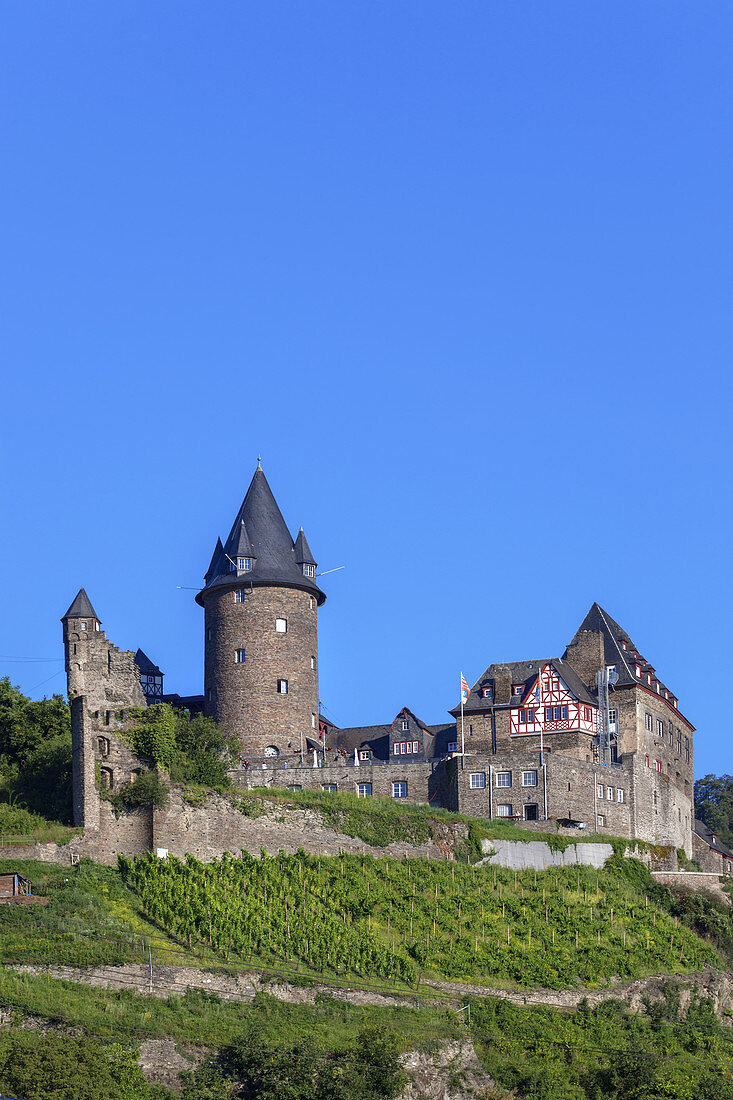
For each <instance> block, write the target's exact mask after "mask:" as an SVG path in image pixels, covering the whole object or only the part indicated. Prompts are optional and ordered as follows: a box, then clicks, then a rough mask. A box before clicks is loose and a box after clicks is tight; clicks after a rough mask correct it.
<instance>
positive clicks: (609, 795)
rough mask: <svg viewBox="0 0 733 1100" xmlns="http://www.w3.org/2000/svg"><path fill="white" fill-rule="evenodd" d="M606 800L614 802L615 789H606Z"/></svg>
mask: <svg viewBox="0 0 733 1100" xmlns="http://www.w3.org/2000/svg"><path fill="white" fill-rule="evenodd" d="M606 798H607V799H608V801H609V802H613V787H606Z"/></svg>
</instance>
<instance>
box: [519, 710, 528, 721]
mask: <svg viewBox="0 0 733 1100" xmlns="http://www.w3.org/2000/svg"><path fill="white" fill-rule="evenodd" d="M519 721H520V722H526V721H527V712H526V710H525V709H524V708H523V707H522V708H521V709H520V711H519Z"/></svg>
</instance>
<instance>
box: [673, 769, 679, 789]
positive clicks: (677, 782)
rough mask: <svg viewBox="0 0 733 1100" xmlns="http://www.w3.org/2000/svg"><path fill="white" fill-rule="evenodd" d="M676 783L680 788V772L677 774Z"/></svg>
mask: <svg viewBox="0 0 733 1100" xmlns="http://www.w3.org/2000/svg"><path fill="white" fill-rule="evenodd" d="M674 781H675V783H676V784H677V786H678V787H679V785H680V773H679V772H677V774H676V775H675V780H674Z"/></svg>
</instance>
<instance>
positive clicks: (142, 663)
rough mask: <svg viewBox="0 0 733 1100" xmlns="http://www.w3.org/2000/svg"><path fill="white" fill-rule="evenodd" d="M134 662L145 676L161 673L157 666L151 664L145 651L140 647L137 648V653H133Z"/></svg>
mask: <svg viewBox="0 0 733 1100" xmlns="http://www.w3.org/2000/svg"><path fill="white" fill-rule="evenodd" d="M135 664H136V665H137V667H138V668H139V669H140V671H141V672H144V673H145V674H146V675H147V676H162V675H163V673H162V672H161V671H160V669H159V668H158V666H157V665H154V664H153V662H152V661H151V660H150V658H149V657H148V655H147V653H143V651H142V649H138V651H137V653H136V654H135Z"/></svg>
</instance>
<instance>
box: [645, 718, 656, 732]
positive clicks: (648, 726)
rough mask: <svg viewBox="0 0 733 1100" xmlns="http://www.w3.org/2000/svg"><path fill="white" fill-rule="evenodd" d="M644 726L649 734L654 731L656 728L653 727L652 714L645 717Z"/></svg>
mask: <svg viewBox="0 0 733 1100" xmlns="http://www.w3.org/2000/svg"><path fill="white" fill-rule="evenodd" d="M644 726H645V728H646V729H647V730H648V731H649V733H651V732H652V730H653V729H654V726H653V725H652V716H651V714H648V713H647V714H645V715H644Z"/></svg>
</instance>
